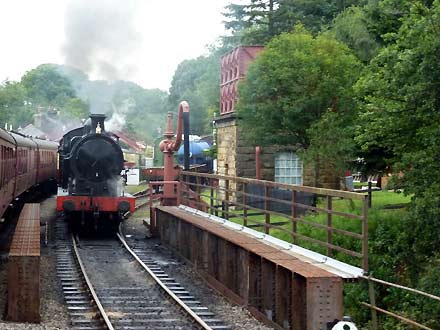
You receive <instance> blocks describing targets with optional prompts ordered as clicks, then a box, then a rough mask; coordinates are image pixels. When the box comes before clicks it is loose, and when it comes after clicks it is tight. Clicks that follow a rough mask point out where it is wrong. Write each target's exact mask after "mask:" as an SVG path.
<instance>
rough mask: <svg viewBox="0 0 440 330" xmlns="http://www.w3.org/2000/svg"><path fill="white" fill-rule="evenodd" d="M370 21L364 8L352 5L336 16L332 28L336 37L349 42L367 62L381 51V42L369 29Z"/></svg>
mask: <svg viewBox="0 0 440 330" xmlns="http://www.w3.org/2000/svg"><path fill="white" fill-rule="evenodd" d="M368 23H369V22H368V20H367V15H366V13H365V10H364V9H363V8H361V7H350V8H348V9H346V10H344V11H343V12H342V13H340V14H339V15H338V16H337V17H336V18H335V20H334V22H333V26H332V28H331V29H330V32H331V33H334V36H335V38H336V39H338V40H339V41H342V42H344V43H345V44H347V45H348V46H349V47H350V48H351V49H352V50H353V51H354V53H355V54H356V55H357V57H358V58H359V59H360V60H361V61H363V62H365V63H368V62H369V61H370V60H371V59H372V58H373V57H374V56H376V55H377V53H378V51H379V43H378V42H377V41H376V38H375V36H374V34H373V33H371V32H370V31H369V29H368Z"/></svg>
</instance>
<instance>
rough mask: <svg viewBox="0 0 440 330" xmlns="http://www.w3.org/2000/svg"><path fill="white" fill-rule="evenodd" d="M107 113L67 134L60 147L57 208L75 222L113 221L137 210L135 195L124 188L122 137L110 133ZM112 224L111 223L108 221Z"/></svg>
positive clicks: (91, 118) (117, 221)
mask: <svg viewBox="0 0 440 330" xmlns="http://www.w3.org/2000/svg"><path fill="white" fill-rule="evenodd" d="M104 120H105V116H104V115H98V114H93V115H91V116H90V119H88V120H87V121H86V123H85V125H84V127H81V128H77V129H74V130H72V131H70V132H68V133H67V134H65V135H64V136H63V138H62V140H61V142H60V147H59V164H60V181H61V187H62V188H63V191H62V193H60V194H59V195H58V198H57V210H59V211H63V212H64V213H66V214H67V215H69V216H70V218H71V219H72V221H79V220H81V223H82V224H84V223H85V222H86V221H92V220H91V219H94V220H95V221H94V223H95V224H96V223H97V221H98V220H99V221H104V224H105V225H107V224H106V222H111V223H112V224H111V225H117V224H118V223H119V221H120V219H121V215H122V214H123V213H126V212H128V211H131V212H133V211H134V198H133V197H132V196H130V195H126V194H124V192H123V190H122V184H121V183H122V182H121V171H122V169H123V167H124V157H123V154H122V150H121V147H120V146H119V139H118V137H117V136H116V135H115V134H112V133H111V132H107V131H106V130H105V126H104ZM109 226H110V224H109Z"/></svg>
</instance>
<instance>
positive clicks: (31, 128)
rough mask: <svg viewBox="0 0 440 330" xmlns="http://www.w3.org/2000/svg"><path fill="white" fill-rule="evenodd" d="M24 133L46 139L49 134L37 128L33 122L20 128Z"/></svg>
mask: <svg viewBox="0 0 440 330" xmlns="http://www.w3.org/2000/svg"><path fill="white" fill-rule="evenodd" d="M19 132H20V133H21V134H23V135H27V136H33V137H38V138H40V139H46V138H47V137H48V136H47V134H46V133H44V132H43V131H42V130H40V129H38V128H36V127H35V126H34V125H33V124H29V125H27V126H26V127H25V128H23V129H21V130H19Z"/></svg>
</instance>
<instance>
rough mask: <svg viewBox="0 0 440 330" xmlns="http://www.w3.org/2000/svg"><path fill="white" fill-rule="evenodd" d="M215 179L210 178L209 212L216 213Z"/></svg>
mask: <svg viewBox="0 0 440 330" xmlns="http://www.w3.org/2000/svg"><path fill="white" fill-rule="evenodd" d="M212 182H213V179H209V213H210V214H214V187H213V186H212V185H213V183H212Z"/></svg>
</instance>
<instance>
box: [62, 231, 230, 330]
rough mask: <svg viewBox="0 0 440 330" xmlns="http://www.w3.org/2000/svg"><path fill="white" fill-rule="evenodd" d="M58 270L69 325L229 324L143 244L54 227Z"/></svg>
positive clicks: (222, 326) (164, 326) (179, 326)
mask: <svg viewBox="0 0 440 330" xmlns="http://www.w3.org/2000/svg"><path fill="white" fill-rule="evenodd" d="M57 238H59V239H58V240H57V246H58V249H57V261H58V265H57V271H58V275H59V277H60V280H61V284H62V286H63V290H64V294H65V298H66V302H67V306H68V310H69V312H70V315H71V320H72V328H73V329H77V330H86V329H88V330H92V329H127V330H137V329H162V330H166V329H175V330H177V329H213V330H216V329H218V330H220V329H230V327H229V326H227V325H225V324H224V323H223V322H222V321H221V320H219V319H216V318H215V317H214V314H213V313H211V312H210V311H209V310H208V308H207V307H205V306H203V305H202V304H201V303H200V301H198V300H197V298H196V297H194V296H192V295H191V294H190V292H188V291H187V290H186V289H185V288H184V287H183V286H182V285H181V284H180V283H178V282H177V281H176V280H175V279H173V278H172V277H170V276H168V275H167V274H166V273H165V272H164V271H163V270H162V268H161V267H160V265H159V263H158V262H157V261H156V260H154V256H152V253H153V252H152V251H151V250H149V249H148V248H147V245H144V246H143V245H142V244H140V245H139V244H138V245H137V246H135V247H134V248H133V249H132V248H131V247H130V246H129V245H130V244H129V243H127V242H126V241H125V240H124V238H123V236H122V235H121V234H118V239H114V238H112V239H81V240H80V243H79V246H77V245H78V244H77V242H75V240H74V239H71V238H70V239H69V238H68V234H67V229H66V228H65V227H64V228H62V226H60V228H57Z"/></svg>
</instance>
